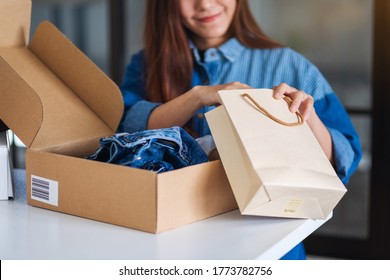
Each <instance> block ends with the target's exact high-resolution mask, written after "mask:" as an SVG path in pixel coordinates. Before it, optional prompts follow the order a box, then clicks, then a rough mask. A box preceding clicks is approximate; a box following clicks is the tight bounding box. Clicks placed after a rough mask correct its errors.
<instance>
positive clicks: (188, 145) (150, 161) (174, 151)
mask: <svg viewBox="0 0 390 280" xmlns="http://www.w3.org/2000/svg"><path fill="white" fill-rule="evenodd" d="M86 158H87V159H91V160H97V161H101V162H107V163H113V164H119V165H123V166H129V167H135V168H141V169H146V170H151V171H155V172H157V173H161V172H165V171H170V170H174V169H179V168H183V167H186V166H190V165H194V164H199V163H203V162H207V161H208V157H207V154H206V153H205V152H204V151H203V149H202V148H201V147H200V145H199V144H198V143H197V141H196V140H195V139H194V138H192V137H191V136H190V135H189V134H188V133H187V132H186V131H185V130H184V129H183V128H181V127H178V126H174V127H171V128H163V129H153V130H144V131H140V132H135V133H131V134H130V133H126V132H124V133H117V134H114V135H112V136H110V137H105V138H101V139H100V148H98V149H97V151H96V152H95V153H94V154H92V155H90V156H87V157H86Z"/></svg>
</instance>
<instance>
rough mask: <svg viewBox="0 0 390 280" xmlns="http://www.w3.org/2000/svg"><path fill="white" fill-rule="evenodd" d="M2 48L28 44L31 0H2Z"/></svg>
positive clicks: (0, 45)
mask: <svg viewBox="0 0 390 280" xmlns="http://www.w3.org/2000/svg"><path fill="white" fill-rule="evenodd" d="M0 13H1V16H0V49H2V48H8V47H18V46H26V45H27V42H28V38H29V33H30V15H31V1H30V0H0Z"/></svg>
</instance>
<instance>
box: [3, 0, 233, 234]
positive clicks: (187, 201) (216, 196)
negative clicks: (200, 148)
mask: <svg viewBox="0 0 390 280" xmlns="http://www.w3.org/2000/svg"><path fill="white" fill-rule="evenodd" d="M30 14H31V2H30V1H29V0H1V1H0V15H1V16H0V119H1V120H2V121H4V123H5V124H6V125H7V126H8V127H10V128H11V129H12V130H13V131H14V132H15V134H16V135H17V136H18V137H19V138H20V139H21V140H22V141H23V142H24V143H25V145H26V146H27V152H26V181H27V186H26V187H27V201H28V203H29V204H30V205H33V206H38V207H42V208H46V209H50V210H54V211H59V212H64V213H69V214H72V215H77V216H81V217H85V218H89V219H94V220H98V221H103V222H107V223H112V224H116V225H121V226H125V227H129V228H134V229H139V230H143V231H147V232H153V233H155V232H161V231H165V230H169V229H172V228H175V227H178V226H181V225H184V224H188V223H191V222H194V221H198V220H202V219H205V218H208V217H211V216H215V215H218V214H220V213H223V212H227V211H230V210H233V209H236V208H237V204H236V201H235V199H234V196H233V193H232V191H231V188H230V185H229V182H228V180H227V178H226V175H225V171H224V169H223V167H222V164H221V162H220V161H212V162H208V163H204V164H199V165H195V166H191V167H187V168H183V169H179V170H175V171H171V172H166V173H161V174H156V173H154V172H151V171H147V170H141V169H135V168H129V167H124V166H118V165H113V164H107V163H101V162H96V161H91V160H86V159H84V157H85V156H86V155H89V154H91V153H93V152H94V151H95V150H96V148H97V147H98V146H99V139H100V138H101V137H105V136H108V135H112V134H114V133H115V130H116V128H117V126H118V123H119V121H120V119H121V116H122V112H123V101H122V96H121V93H120V91H119V89H118V87H117V86H116V85H115V84H114V83H113V82H112V81H111V80H110V79H109V78H108V77H107V76H106V75H105V74H104V73H103V72H102V71H101V70H99V69H98V67H96V66H95V65H94V64H93V63H92V62H91V61H90V60H89V59H88V58H87V57H86V56H85V55H84V54H83V53H82V52H81V51H80V50H78V49H77V48H76V47H75V46H74V45H73V44H72V43H71V42H70V41H69V40H68V39H67V38H65V36H64V35H63V34H62V33H61V32H60V31H59V30H57V29H56V28H55V27H54V26H53V25H52V24H50V23H49V22H43V23H41V24H40V25H39V27H38V28H37V30H36V32H35V34H34V36H33V38H32V40H31V42H30V43H29V44H27V42H28V38H29V29H30ZM32 189H33V190H34V194H33V195H32V192H31V190H32Z"/></svg>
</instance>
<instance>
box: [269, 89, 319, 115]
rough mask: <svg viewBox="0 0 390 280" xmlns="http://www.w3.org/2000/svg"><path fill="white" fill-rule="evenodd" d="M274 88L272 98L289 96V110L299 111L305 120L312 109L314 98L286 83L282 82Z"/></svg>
mask: <svg viewBox="0 0 390 280" xmlns="http://www.w3.org/2000/svg"><path fill="white" fill-rule="evenodd" d="M273 89H274V95H273V96H274V98H275V99H281V98H283V96H288V97H290V98H291V100H292V102H291V104H290V107H289V108H290V111H291V112H292V113H296V112H297V111H298V112H299V113H301V115H302V118H303V120H305V121H307V120H308V119H309V117H310V116H311V114H312V112H313V111H314V99H313V97H312V96H311V95H309V94H307V93H305V92H304V91H302V90H297V89H296V88H293V87H291V86H289V85H288V84H285V83H282V84H280V85H278V86H276V87H274V88H273Z"/></svg>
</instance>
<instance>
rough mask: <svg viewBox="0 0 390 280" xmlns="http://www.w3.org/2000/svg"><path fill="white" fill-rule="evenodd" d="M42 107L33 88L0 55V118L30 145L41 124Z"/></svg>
mask: <svg viewBox="0 0 390 280" xmlns="http://www.w3.org/2000/svg"><path fill="white" fill-rule="evenodd" d="M42 118H43V109H42V104H41V101H40V99H39V97H38V95H36V93H35V92H34V90H33V89H32V88H31V87H30V86H29V85H28V84H27V83H26V82H25V81H23V80H21V79H20V76H19V75H18V73H16V72H15V70H14V69H12V67H11V66H10V65H9V64H8V63H7V62H6V61H5V60H4V59H3V58H2V57H0V119H1V120H2V121H4V123H5V124H6V125H7V126H8V127H10V128H12V130H13V132H15V134H16V135H17V136H18V137H19V138H20V139H22V141H23V143H24V144H25V145H26V146H28V147H29V146H30V145H31V143H32V142H33V140H34V138H35V135H36V134H37V133H38V130H39V128H40V126H41V123H42Z"/></svg>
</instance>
